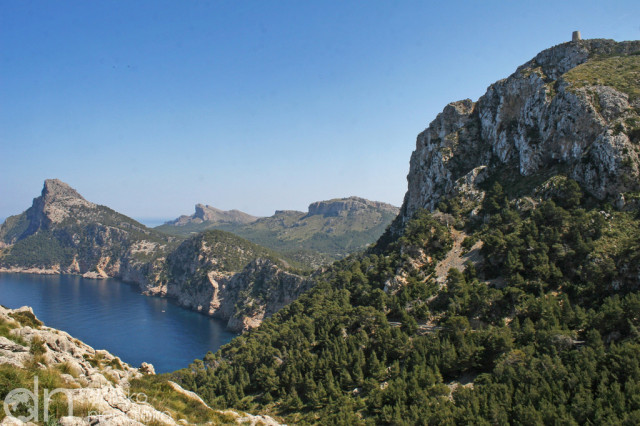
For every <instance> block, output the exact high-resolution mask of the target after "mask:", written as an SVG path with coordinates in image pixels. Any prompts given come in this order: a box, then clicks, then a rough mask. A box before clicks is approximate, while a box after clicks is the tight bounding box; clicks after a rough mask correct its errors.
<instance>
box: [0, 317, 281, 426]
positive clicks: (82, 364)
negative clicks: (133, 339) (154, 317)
mask: <svg viewBox="0 0 640 426" xmlns="http://www.w3.org/2000/svg"><path fill="white" fill-rule="evenodd" d="M36 378H37V379H36ZM34 380H38V382H37V383H38V385H37V387H36V385H35V383H36V382H35V381H34ZM18 388H23V389H28V390H34V389H36V390H35V392H36V393H37V397H38V401H36V404H37V403H38V402H40V404H37V405H35V406H34V404H33V402H32V400H31V399H30V398H29V395H28V394H25V393H23V392H19V391H18V392H17V393H16V391H14V390H15V389H18ZM52 391H55V392H53V396H52V398H51V400H50V404H47V403H46V402H45V395H47V394H46V393H45V392H49V393H50V394H51V392H52ZM0 399H2V400H3V401H5V402H6V404H7V405H5V407H6V408H5V409H4V410H0V420H2V424H3V425H4V424H11V425H14V424H17V425H19V424H33V423H23V422H22V421H20V420H18V417H23V418H24V419H25V420H26V421H29V420H35V421H41V422H45V423H44V424H60V425H69V426H77V425H98V424H101V425H107V424H111V425H113V424H126V425H142V424H158V425H177V424H185V423H188V424H203V423H205V422H210V423H207V424H230V423H235V422H237V423H243V424H244V422H251V423H253V422H257V421H262V422H263V423H264V424H270V425H275V424H277V422H275V421H274V420H273V419H271V418H265V417H255V416H250V415H247V414H243V413H238V412H234V411H231V410H228V411H225V412H221V411H216V410H212V409H211V408H209V407H208V406H207V405H206V404H205V403H204V402H203V401H202V399H200V397H199V396H198V395H196V394H193V393H190V392H188V391H185V390H184V389H182V388H181V387H180V386H179V385H177V384H176V383H173V382H171V381H169V380H167V378H166V377H162V376H155V374H154V373H153V366H151V365H150V364H147V363H143V364H142V365H141V367H140V368H133V367H131V366H130V365H128V364H126V363H124V362H122V361H121V360H120V359H119V358H118V357H117V356H114V355H112V354H111V353H109V352H107V351H104V350H95V349H93V348H92V347H90V346H88V345H86V344H85V343H83V342H81V341H79V340H77V339H75V338H73V337H71V336H70V335H68V334H67V333H65V332H63V331H60V330H56V329H53V328H49V327H46V326H44V325H43V324H42V322H40V321H39V320H38V319H37V318H36V317H35V316H34V315H33V311H32V310H31V308H28V307H23V308H20V309H15V310H12V309H6V308H4V307H0ZM47 406H48V408H49V410H48V411H47V412H46V414H45V407H47ZM7 410H8V412H9V413H10V414H11V415H12V417H13V419H11V418H9V417H8V416H7ZM47 420H48V422H46V421H47Z"/></svg>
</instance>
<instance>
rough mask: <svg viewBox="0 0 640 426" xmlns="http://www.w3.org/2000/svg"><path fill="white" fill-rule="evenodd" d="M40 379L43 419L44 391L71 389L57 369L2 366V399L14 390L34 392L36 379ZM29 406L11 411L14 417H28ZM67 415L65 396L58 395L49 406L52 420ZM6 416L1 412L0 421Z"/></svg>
mask: <svg viewBox="0 0 640 426" xmlns="http://www.w3.org/2000/svg"><path fill="white" fill-rule="evenodd" d="M35 377H37V378H38V410H39V411H38V412H39V413H40V418H41V419H42V418H43V417H42V416H43V413H44V390H45V389H48V390H49V391H51V390H53V389H60V388H69V386H68V385H67V384H66V383H65V381H64V380H63V379H62V378H61V377H60V372H59V371H58V370H55V369H52V368H51V369H40V370H35V369H22V368H16V367H12V366H9V365H0V399H1V400H3V401H4V399H5V398H6V396H7V395H8V394H9V392H11V391H12V390H14V389H18V388H25V389H29V390H31V391H33V389H34V378H35ZM28 408H29V407H28V406H25V405H24V404H22V405H19V406H17V407H15V408H14V409H12V410H11V414H12V415H13V416H28V415H29V414H28V411H27V410H28ZM66 415H67V403H66V398H65V396H64V394H56V395H54V396H53V397H52V399H51V403H50V404H49V416H50V418H56V419H57V418H60V417H62V416H66ZM5 416H6V413H5V411H4V410H0V419H3V418H4V417H5Z"/></svg>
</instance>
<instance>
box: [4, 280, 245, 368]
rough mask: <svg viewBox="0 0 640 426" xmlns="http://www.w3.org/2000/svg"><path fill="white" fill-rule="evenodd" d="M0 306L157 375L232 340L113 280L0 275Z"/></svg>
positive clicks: (218, 328) (218, 325)
mask: <svg viewBox="0 0 640 426" xmlns="http://www.w3.org/2000/svg"><path fill="white" fill-rule="evenodd" d="M0 304H2V305H4V306H6V307H7V308H12V309H15V308H19V307H20V306H24V305H28V306H31V307H32V308H33V311H34V313H35V315H36V316H37V317H38V318H39V319H40V320H41V321H43V322H44V323H45V325H46V326H48V327H52V328H57V329H60V330H63V331H66V332H67V333H69V334H70V335H71V336H73V337H75V338H77V339H80V340H82V341H83V342H85V343H86V344H88V345H90V346H92V347H93V348H95V349H106V350H108V351H109V352H111V353H112V354H114V355H116V356H118V357H120V358H121V359H122V360H123V361H124V362H127V363H129V364H131V365H132V366H133V367H138V366H140V363H141V362H143V361H145V362H150V363H151V364H153V366H154V367H155V369H156V372H157V373H166V372H170V371H175V370H178V369H181V368H185V367H187V366H188V365H189V364H190V363H191V362H193V360H194V359H196V358H202V357H203V356H204V355H205V354H206V353H207V352H208V351H211V352H215V351H216V350H218V348H219V347H220V346H222V345H224V344H226V343H228V342H229V341H230V340H231V339H232V338H233V337H235V336H236V334H234V333H232V332H231V331H229V330H227V329H226V327H225V324H224V322H222V321H220V320H217V319H214V318H210V317H207V316H204V315H201V314H199V313H197V312H193V311H188V310H186V309H184V308H181V307H179V306H178V305H176V304H175V303H173V302H172V301H171V300H168V299H163V298H159V297H148V296H143V295H142V294H140V293H138V292H137V291H136V288H135V287H134V286H132V285H129V284H126V283H124V282H122V281H119V280H116V279H103V280H93V279H87V278H82V277H79V276H73V275H34V274H13V273H0Z"/></svg>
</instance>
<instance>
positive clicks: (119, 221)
mask: <svg viewBox="0 0 640 426" xmlns="http://www.w3.org/2000/svg"><path fill="white" fill-rule="evenodd" d="M0 240H1V241H2V242H3V243H4V244H5V246H4V248H2V251H1V252H0V267H1V268H3V269H4V270H11V271H31V272H38V271H40V272H44V273H75V274H83V275H85V276H88V277H96V278H98V277H119V278H122V279H125V280H128V281H133V282H136V283H138V284H140V285H144V284H145V283H146V282H147V279H150V280H152V281H153V280H155V279H156V278H157V277H156V276H155V274H156V273H157V271H158V269H159V267H160V265H161V262H162V258H163V257H164V256H165V255H166V253H167V252H168V251H169V250H170V249H171V248H172V247H173V245H175V243H174V242H173V240H175V238H171V237H167V236H166V235H164V234H162V233H159V232H157V231H154V230H152V229H149V228H147V227H146V226H144V225H142V224H140V223H138V222H136V221H135V220H133V219H131V218H128V217H126V216H124V215H122V214H120V213H117V212H115V211H113V210H111V209H109V208H108V207H105V206H101V205H97V204H94V203H91V202H89V201H87V200H85V199H84V198H83V197H82V196H81V195H80V194H78V192H77V191H75V190H74V189H73V188H71V187H70V186H69V185H67V184H66V183H64V182H61V181H59V180H57V179H49V180H46V181H45V183H44V188H43V189H42V194H41V195H40V197H37V198H35V199H34V200H33V205H32V206H31V207H30V208H29V209H28V210H26V211H25V212H24V213H22V214H20V215H17V216H12V217H10V218H8V219H7V220H6V221H5V223H3V224H2V225H0Z"/></svg>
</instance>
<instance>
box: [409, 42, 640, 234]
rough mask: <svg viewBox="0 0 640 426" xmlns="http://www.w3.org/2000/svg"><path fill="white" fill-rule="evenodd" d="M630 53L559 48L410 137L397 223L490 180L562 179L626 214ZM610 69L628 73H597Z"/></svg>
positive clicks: (478, 191)
mask: <svg viewBox="0 0 640 426" xmlns="http://www.w3.org/2000/svg"><path fill="white" fill-rule="evenodd" d="M638 53H640V42H638V41H629V42H620V43H617V42H615V41H613V40H581V41H575V42H569V43H563V44H560V45H558V46H555V47H552V48H550V49H547V50H545V51H543V52H541V53H540V54H538V55H536V57H535V58H533V59H532V60H531V61H529V62H527V63H526V64H524V65H522V66H520V67H519V68H518V69H517V70H516V72H515V73H514V74H512V75H511V76H509V77H508V78H506V79H504V80H500V81H498V82H496V83H495V84H493V85H491V86H490V87H489V88H488V90H487V92H486V94H485V95H483V96H482V97H481V98H480V99H479V100H478V101H477V102H472V101H471V100H469V99H466V100H463V101H458V102H453V103H451V104H449V105H447V106H446V107H445V109H444V110H443V111H442V113H440V114H439V115H438V116H437V117H436V119H435V120H434V121H433V122H432V123H431V124H430V125H429V127H428V128H427V129H426V130H425V131H423V132H422V133H421V134H420V135H418V138H417V142H416V149H415V151H414V152H413V154H412V156H411V161H410V171H409V174H408V176H407V180H408V191H407V194H406V196H405V200H404V203H403V206H402V210H401V216H400V221H401V222H402V223H404V222H406V221H407V220H408V219H409V218H410V217H411V216H412V215H413V214H414V213H415V212H416V211H417V210H418V209H421V208H426V209H429V210H434V209H435V208H436V207H437V204H438V203H439V202H440V201H441V200H442V199H447V198H451V197H454V196H456V195H462V196H463V197H466V198H467V199H469V200H471V201H478V200H480V199H482V197H483V194H484V192H483V182H485V181H487V180H490V177H492V176H496V175H497V174H501V176H502V178H503V179H502V181H505V180H506V181H508V180H509V179H511V180H512V181H515V180H520V181H526V179H527V178H530V179H531V180H532V181H533V180H534V179H533V178H535V176H541V175H544V174H545V173H552V174H557V173H562V174H565V175H567V176H568V177H570V178H572V179H574V180H576V181H577V182H578V183H579V184H580V185H581V186H582V187H583V188H584V189H585V190H587V191H588V192H589V194H591V195H592V196H594V197H596V198H598V199H600V200H605V199H606V200H610V201H611V202H613V203H615V204H616V205H617V206H618V207H621V208H622V207H624V205H625V203H626V202H628V201H629V199H630V198H634V197H635V195H637V191H638V189H639V183H638V182H639V179H638V177H639V164H640V160H639V157H638V151H639V148H638V140H637V139H638V131H639V130H638V128H639V127H640V120H639V114H640V99H639V98H638V96H637V94H636V93H635V89H634V88H636V89H637V87H638V84H639V83H638V82H639V81H640V76H638V72H637V69H638V65H639V64H640V62H639V60H638V59H640V57H639V56H638ZM616 61H620V62H621V63H623V64H624V63H626V62H630V64H631V65H628V66H629V69H630V70H631V71H629V72H628V73H626V74H624V75H620V74H616V73H603V72H600V73H598V72H599V69H601V68H602V67H603V66H604V65H608V64H610V65H612V66H614V67H619V66H620V64H618V63H617V62H616ZM625 61H626V62H625ZM633 69H635V70H636V71H635V73H634V72H633V71H632V70H633ZM585 76H586V77H585ZM616 79H617V80H616ZM625 200H626V201H625Z"/></svg>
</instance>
